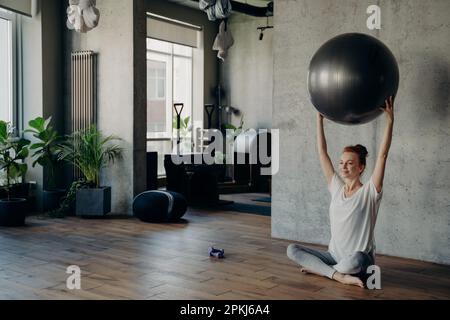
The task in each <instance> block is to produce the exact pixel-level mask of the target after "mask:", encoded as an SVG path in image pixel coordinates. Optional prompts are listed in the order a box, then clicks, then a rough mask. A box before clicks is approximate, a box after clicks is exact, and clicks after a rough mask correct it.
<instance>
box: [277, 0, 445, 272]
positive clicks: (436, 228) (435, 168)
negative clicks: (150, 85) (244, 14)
mask: <svg viewBox="0 0 450 320" xmlns="http://www.w3.org/2000/svg"><path fill="white" fill-rule="evenodd" d="M377 3H378V4H379V6H380V7H381V10H382V11H381V21H382V28H381V30H379V31H370V30H368V29H367V28H366V19H367V17H368V15H367V14H366V8H367V7H368V5H370V4H373V1H360V0H342V1H333V0H303V1H300V0H299V1H292V0H278V1H275V25H276V29H275V35H274V39H275V42H274V110H273V127H274V128H280V129H281V132H280V140H281V143H280V144H281V145H280V150H281V154H280V172H279V173H278V174H277V175H276V176H275V177H274V179H273V207H272V235H273V236H274V237H276V238H284V239H292V240H299V241H303V242H310V243H319V244H328V241H329V238H330V231H329V228H330V227H329V219H328V206H329V201H330V197H329V195H328V192H327V189H326V183H325V179H324V178H323V177H322V173H321V170H320V165H319V162H318V157H317V154H316V150H315V141H316V139H315V138H316V137H315V116H316V114H315V109H314V108H313V106H312V105H311V103H310V101H309V99H308V93H307V82H306V79H307V72H308V65H309V61H310V59H311V57H312V55H313V54H314V53H315V51H316V50H317V49H318V48H319V47H320V45H321V44H323V43H324V42H325V41H327V40H329V39H330V38H332V37H333V36H336V35H338V34H341V33H346V32H363V33H367V34H370V35H373V36H376V37H377V38H379V39H380V40H381V41H383V42H384V43H385V44H386V45H387V46H388V47H389V48H390V49H391V50H392V52H393V53H394V55H395V56H396V58H397V61H398V63H399V68H400V76H401V80H400V88H399V91H398V94H397V101H396V109H395V110H396V122H395V127H394V137H393V143H392V147H391V152H390V155H389V159H388V164H387V170H386V178H385V185H384V198H383V200H382V204H381V207H380V211H379V219H378V222H377V227H376V240H377V251H378V253H383V254H388V255H394V256H401V257H408V258H415V259H420V260H427V261H434V262H438V263H445V264H449V263H450V248H449V243H450V241H449V235H450V201H449V194H450V169H449V163H450V145H449V143H448V141H449V139H450V130H449V128H450V127H449V123H450V112H449V111H450V102H449V99H450V98H449V90H448V88H449V84H450V58H449V55H448V52H449V51H450V37H449V34H450V22H449V19H448V15H449V14H450V2H449V1H447V0H433V1H423V0H408V1H391V0H389V1H388V0H384V1H377ZM325 127H326V128H325V129H326V135H327V137H328V144H329V152H330V156H331V158H332V159H333V161H334V162H333V163H334V164H336V163H337V160H338V159H339V156H340V152H341V150H342V147H343V146H345V145H348V144H354V143H362V144H365V145H366V146H367V147H368V150H369V162H368V168H367V172H366V175H365V177H363V178H364V179H363V182H364V181H366V180H367V179H368V178H369V176H370V173H371V172H372V170H373V165H374V159H375V157H376V151H377V148H378V144H379V143H380V139H381V134H382V131H383V128H384V118H379V119H377V120H376V121H374V122H372V123H369V124H366V125H362V126H356V127H349V126H341V125H337V124H334V123H330V122H328V121H326V123H325Z"/></svg>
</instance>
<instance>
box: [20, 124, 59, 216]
mask: <svg viewBox="0 0 450 320" xmlns="http://www.w3.org/2000/svg"><path fill="white" fill-rule="evenodd" d="M51 120H52V118H51V117H50V118H48V119H47V120H45V119H44V118H42V117H38V118H36V119H34V120H31V121H29V122H28V125H29V126H30V127H31V129H27V130H25V132H29V133H31V134H32V135H33V137H35V138H36V140H37V142H36V143H33V144H32V145H31V146H30V150H32V151H34V153H33V155H32V157H33V158H34V161H33V168H34V167H35V166H36V164H39V165H41V166H42V167H43V168H44V170H45V173H44V177H45V178H46V179H45V180H44V190H43V207H44V212H49V211H51V210H54V209H56V208H58V207H59V205H60V201H61V198H62V197H63V196H64V194H65V190H64V189H58V188H57V187H56V181H55V175H56V170H57V168H58V166H59V165H60V163H61V161H60V160H59V158H58V154H59V152H60V149H61V147H60V146H61V144H62V142H63V138H62V137H61V136H60V135H59V134H58V132H57V131H56V130H55V129H54V128H53V127H52V126H51V125H50V122H51Z"/></svg>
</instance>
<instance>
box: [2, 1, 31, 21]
mask: <svg viewBox="0 0 450 320" xmlns="http://www.w3.org/2000/svg"><path fill="white" fill-rule="evenodd" d="M0 7H2V8H4V9H7V10H11V11H14V12H16V13H20V14H24V15H26V16H29V17H31V16H32V15H33V4H32V0H0Z"/></svg>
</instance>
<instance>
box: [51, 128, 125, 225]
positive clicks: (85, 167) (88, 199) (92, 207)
mask: <svg viewBox="0 0 450 320" xmlns="http://www.w3.org/2000/svg"><path fill="white" fill-rule="evenodd" d="M115 140H121V139H120V138H118V137H116V136H114V135H110V136H108V137H103V135H102V134H101V132H100V131H98V130H97V128H95V127H94V126H92V127H90V128H88V129H86V130H84V131H80V132H75V133H73V134H72V135H71V136H69V138H68V140H67V141H66V142H65V143H63V144H62V145H61V153H60V155H59V158H60V159H62V160H66V161H69V162H70V163H72V164H73V165H74V166H75V167H76V168H78V169H79V170H80V172H81V173H82V175H83V180H82V183H81V184H78V186H79V187H78V188H77V190H76V196H75V202H76V203H75V213H76V215H78V216H103V215H105V214H107V213H109V212H110V211H111V187H110V186H101V184H100V171H101V170H102V168H104V167H105V166H107V165H108V164H109V163H110V162H114V160H115V159H118V158H121V157H122V148H121V147H120V146H118V145H116V144H112V142H113V141H115Z"/></svg>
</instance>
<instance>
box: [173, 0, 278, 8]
mask: <svg viewBox="0 0 450 320" xmlns="http://www.w3.org/2000/svg"><path fill="white" fill-rule="evenodd" d="M169 1H170V2H174V3H177V4H180V5H183V6H187V7H191V8H194V9H198V10H200V9H199V7H198V2H199V1H198V0H169ZM233 2H239V3H242V4H243V5H248V6H253V7H256V9H258V8H266V7H267V4H268V3H269V2H273V0H233Z"/></svg>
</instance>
